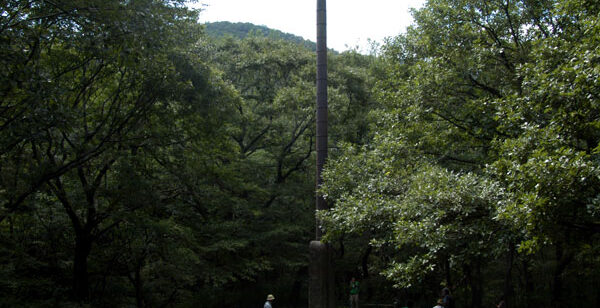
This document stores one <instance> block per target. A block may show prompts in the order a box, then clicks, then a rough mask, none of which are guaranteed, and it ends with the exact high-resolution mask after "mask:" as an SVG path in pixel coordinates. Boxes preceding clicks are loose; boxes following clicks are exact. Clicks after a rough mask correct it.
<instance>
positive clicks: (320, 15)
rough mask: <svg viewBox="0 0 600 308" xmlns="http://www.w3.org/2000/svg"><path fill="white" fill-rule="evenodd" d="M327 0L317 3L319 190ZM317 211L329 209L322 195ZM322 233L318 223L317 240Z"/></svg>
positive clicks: (324, 124)
mask: <svg viewBox="0 0 600 308" xmlns="http://www.w3.org/2000/svg"><path fill="white" fill-rule="evenodd" d="M326 16H327V15H326V10H325V0H318V1H317V146H316V148H317V179H316V182H317V190H318V189H319V188H320V187H321V184H323V177H322V175H321V173H322V171H323V166H324V165H325V160H327V23H326V21H327V20H326ZM316 199H317V200H316V203H317V206H316V207H317V210H325V209H327V203H326V202H325V199H324V198H323V196H322V195H321V194H319V193H318V192H317V194H316ZM321 236H322V231H321V228H320V227H319V223H318V222H317V226H316V240H317V241H319V240H321Z"/></svg>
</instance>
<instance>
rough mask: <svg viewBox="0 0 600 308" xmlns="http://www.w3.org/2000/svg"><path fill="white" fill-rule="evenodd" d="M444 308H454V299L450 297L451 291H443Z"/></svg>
mask: <svg viewBox="0 0 600 308" xmlns="http://www.w3.org/2000/svg"><path fill="white" fill-rule="evenodd" d="M442 306H444V308H454V298H452V295H450V289H448V288H444V289H442Z"/></svg>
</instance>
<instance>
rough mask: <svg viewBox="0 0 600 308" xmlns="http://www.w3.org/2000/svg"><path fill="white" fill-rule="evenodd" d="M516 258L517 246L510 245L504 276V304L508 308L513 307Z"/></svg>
mask: <svg viewBox="0 0 600 308" xmlns="http://www.w3.org/2000/svg"><path fill="white" fill-rule="evenodd" d="M514 256H515V244H514V243H512V242H511V243H509V244H508V254H507V260H506V273H505V275H504V294H503V295H504V302H505V303H506V307H507V308H508V307H512V306H513V303H514V301H513V294H514V288H513V284H512V269H513V264H514Z"/></svg>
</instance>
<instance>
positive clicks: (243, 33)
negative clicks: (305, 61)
mask: <svg viewBox="0 0 600 308" xmlns="http://www.w3.org/2000/svg"><path fill="white" fill-rule="evenodd" d="M204 27H205V29H206V34H207V35H209V36H212V37H215V38H223V37H226V36H231V37H234V38H237V39H245V38H246V37H248V36H266V37H271V38H280V39H283V40H285V41H289V42H294V43H298V44H299V45H303V46H304V47H306V48H308V49H310V50H312V51H316V49H317V44H316V43H315V42H312V41H309V40H305V39H304V38H302V37H300V36H297V35H294V34H290V33H284V32H282V31H279V30H276V29H271V28H268V27H266V26H258V25H255V24H251V23H247V22H229V21H217V22H208V23H205V24H204Z"/></svg>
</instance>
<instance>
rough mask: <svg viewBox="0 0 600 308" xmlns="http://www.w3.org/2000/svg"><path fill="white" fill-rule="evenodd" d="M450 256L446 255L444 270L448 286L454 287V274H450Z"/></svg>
mask: <svg viewBox="0 0 600 308" xmlns="http://www.w3.org/2000/svg"><path fill="white" fill-rule="evenodd" d="M450 270H451V268H450V256H448V255H446V256H444V271H445V274H446V286H447V287H448V288H450V289H452V276H451V275H450Z"/></svg>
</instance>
